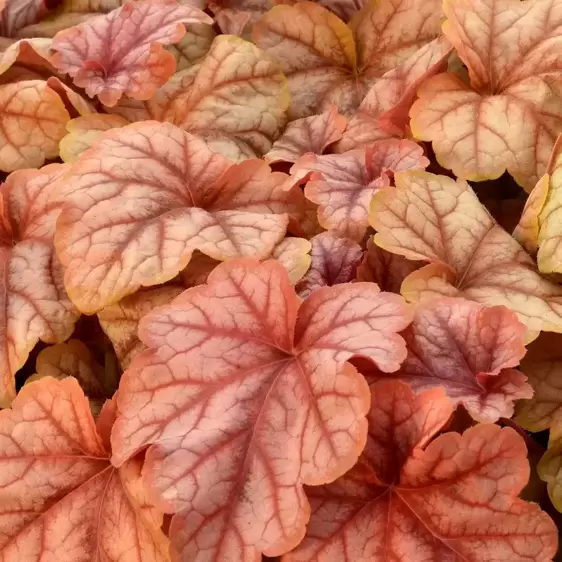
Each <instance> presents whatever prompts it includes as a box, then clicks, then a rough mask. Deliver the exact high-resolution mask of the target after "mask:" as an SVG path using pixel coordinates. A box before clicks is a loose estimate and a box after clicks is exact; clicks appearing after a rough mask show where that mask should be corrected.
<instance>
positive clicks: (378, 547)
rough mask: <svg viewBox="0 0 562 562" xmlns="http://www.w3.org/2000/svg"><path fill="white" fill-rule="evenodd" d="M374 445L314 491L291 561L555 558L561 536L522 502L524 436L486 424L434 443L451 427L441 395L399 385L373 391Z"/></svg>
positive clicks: (522, 561)
mask: <svg viewBox="0 0 562 562" xmlns="http://www.w3.org/2000/svg"><path fill="white" fill-rule="evenodd" d="M371 391H372V393H371V399H372V407H371V412H370V413H369V417H368V419H369V435H368V438H367V446H366V447H365V451H364V453H363V455H362V456H361V459H360V461H359V463H358V464H357V465H356V466H355V467H354V468H353V469H351V471H350V472H348V473H347V474H345V475H344V476H343V477H341V478H340V479H338V480H337V481H336V482H334V483H333V484H330V485H328V486H324V487H321V488H313V489H307V493H308V494H309V497H310V502H311V509H312V513H311V518H310V523H309V525H308V528H307V534H306V537H305V539H304V541H303V542H302V543H301V544H300V545H299V546H298V547H297V549H296V550H295V551H293V552H291V553H289V554H287V555H286V556H284V557H283V562H312V561H314V562H341V561H346V562H347V561H351V560H353V561H354V562H390V561H392V562H422V561H426V560H431V561H432V562H446V561H447V562H448V561H452V560H467V561H470V562H472V561H474V562H476V561H478V562H492V561H497V560H509V561H510V562H526V561H527V560H533V561H535V562H547V561H549V560H551V559H552V557H553V556H554V554H555V553H556V548H557V542H558V539H557V530H556V527H555V525H554V523H553V521H552V520H551V519H550V518H549V517H548V515H547V514H546V513H543V512H542V511H541V510H540V508H539V507H538V506H537V505H536V504H533V503H527V502H525V501H523V500H521V499H519V498H517V496H518V494H519V492H521V490H522V488H523V486H524V485H525V483H526V482H527V480H528V478H529V465H528V462H527V459H526V450H525V444H524V441H523V439H522V438H521V437H520V436H519V435H518V434H517V433H516V432H515V431H514V430H512V429H511V428H504V429H501V428H500V427H499V426H497V425H492V424H480V425H477V426H475V427H472V428H470V429H468V430H466V431H465V432H464V434H463V435H459V434H458V433H446V434H443V435H440V436H439V437H437V438H436V439H434V440H433V441H431V442H430V443H429V444H427V443H428V442H429V441H430V439H431V438H432V437H433V436H434V435H435V434H436V433H437V432H438V431H439V429H441V427H442V426H443V425H444V424H445V423H446V422H447V419H448V417H449V416H450V414H451V412H452V408H451V403H450V401H449V400H448V399H447V398H446V397H445V395H444V393H443V391H441V390H438V389H434V390H428V391H425V392H423V393H422V394H420V395H419V396H416V397H415V396H414V395H413V394H412V391H411V390H410V389H409V387H408V386H407V385H406V384H404V383H402V382H399V381H385V382H379V383H377V384H376V385H374V386H373V387H372V388H371Z"/></svg>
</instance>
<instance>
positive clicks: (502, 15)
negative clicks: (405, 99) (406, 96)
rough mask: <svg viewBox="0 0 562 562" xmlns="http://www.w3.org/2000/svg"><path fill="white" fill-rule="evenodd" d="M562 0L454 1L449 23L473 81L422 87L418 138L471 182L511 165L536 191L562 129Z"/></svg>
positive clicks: (436, 80) (444, 77)
mask: <svg viewBox="0 0 562 562" xmlns="http://www.w3.org/2000/svg"><path fill="white" fill-rule="evenodd" d="M560 6H562V3H561V2H560V0H531V1H529V2H520V1H519V0H475V1H474V2H466V1H464V0H447V1H446V2H445V3H444V5H443V10H444V12H445V15H446V17H447V20H446V22H445V24H444V26H443V30H444V32H445V35H446V36H447V37H448V39H449V40H450V41H451V43H452V44H453V46H454V47H455V49H456V51H457V53H458V54H459V56H460V58H461V59H462V61H463V62H464V63H465V64H466V66H467V67H468V74H469V76H470V86H469V85H467V83H466V82H464V81H463V79H462V78H460V77H459V76H457V75H456V74H452V73H444V74H439V75H437V76H435V77H433V78H431V79H430V80H428V81H427V82H426V83H425V84H423V85H422V86H421V88H420V90H419V91H418V95H419V98H420V99H419V100H418V101H417V102H415V103H414V105H413V107H412V110H411V112H410V115H411V117H412V121H411V127H412V132H413V134H414V136H415V137H416V138H418V139H421V140H426V141H432V142H433V148H434V150H435V153H436V156H437V159H438V161H439V163H440V164H441V165H442V166H444V167H446V168H450V169H452V170H453V172H454V174H455V175H456V176H457V177H459V178H463V179H469V180H473V181H481V180H484V179H495V178H498V177H499V176H501V175H502V174H503V173H504V172H505V171H506V170H507V171H508V172H509V173H510V174H511V175H512V176H513V177H514V178H515V179H516V181H517V182H518V183H519V184H520V185H522V186H523V187H524V188H525V189H527V190H530V189H531V188H532V187H533V185H534V184H535V183H536V182H537V181H538V179H539V178H540V177H541V176H542V174H543V173H544V171H545V169H546V166H547V163H548V158H549V155H550V152H551V150H552V147H553V145H554V142H555V140H556V137H557V135H558V134H559V133H560V132H561V131H562V111H561V109H560V108H561V107H562V105H561V101H560V100H561V99H562V98H561V95H562V91H561V87H562V83H561V82H560V80H559V78H558V70H559V67H560V64H561V62H562V58H561V55H560V54H559V49H558V47H557V46H558V45H561V44H562V11H561V10H560Z"/></svg>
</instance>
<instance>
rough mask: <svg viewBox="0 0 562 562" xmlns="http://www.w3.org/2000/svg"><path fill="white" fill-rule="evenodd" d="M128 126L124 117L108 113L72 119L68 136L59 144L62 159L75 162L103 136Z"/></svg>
mask: <svg viewBox="0 0 562 562" xmlns="http://www.w3.org/2000/svg"><path fill="white" fill-rule="evenodd" d="M128 124H129V122H128V121H127V120H126V119H123V117H120V116H119V115H108V114H106V113H92V114H91V115H84V116H82V117H77V118H76V119H71V120H70V121H69V122H68V123H67V124H66V130H67V131H68V134H67V135H65V136H64V137H63V138H62V139H61V141H60V143H59V151H60V157H61V158H62V160H63V161H64V162H75V161H76V160H78V157H79V156H80V155H81V154H82V153H83V152H85V151H86V150H88V148H91V147H92V145H93V144H94V141H95V140H96V139H97V138H98V137H99V136H100V135H101V134H103V133H105V132H106V131H109V130H110V129H116V128H119V127H124V126H125V125H128Z"/></svg>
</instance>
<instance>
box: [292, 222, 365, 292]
mask: <svg viewBox="0 0 562 562" xmlns="http://www.w3.org/2000/svg"><path fill="white" fill-rule="evenodd" d="M311 243H312V250H311V252H310V254H311V257H312V263H311V265H310V269H309V270H308V272H307V273H306V275H305V276H304V277H303V279H302V280H301V281H300V282H299V283H298V284H297V286H296V291H297V293H298V295H299V296H300V297H302V298H306V297H308V296H309V295H310V294H311V293H312V292H313V291H315V290H316V289H320V288H321V287H331V286H333V285H338V284H340V283H349V282H350V281H354V280H355V274H356V271H357V265H358V264H359V262H360V261H361V258H362V257H363V250H361V246H359V244H357V242H355V241H354V240H351V239H349V238H339V237H338V236H336V235H335V234H333V233H332V232H323V233H322V234H318V235H317V236H315V237H314V238H312V240H311Z"/></svg>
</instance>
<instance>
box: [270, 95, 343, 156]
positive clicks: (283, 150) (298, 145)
mask: <svg viewBox="0 0 562 562" xmlns="http://www.w3.org/2000/svg"><path fill="white" fill-rule="evenodd" d="M346 125H347V119H346V118H345V117H344V116H343V115H340V114H339V113H338V110H337V108H336V106H332V108H331V109H330V110H329V111H326V112H325V113H322V114H320V115H313V116H312V117H304V118H302V119H296V120H295V121H291V122H290V123H289V124H288V125H287V128H286V129H285V131H284V132H283V134H282V135H281V136H280V137H279V138H278V139H277V140H276V141H275V142H274V143H273V146H272V147H271V150H270V151H269V152H268V153H267V154H266V155H265V159H266V160H267V161H268V162H271V163H275V162H293V163H294V162H296V161H297V160H298V159H299V158H300V157H301V156H304V155H305V154H306V153H307V152H311V153H313V154H324V152H325V151H326V149H327V148H328V147H329V146H330V145H331V144H333V143H335V142H336V141H338V140H340V139H341V137H342V135H343V132H344V130H345V128H346Z"/></svg>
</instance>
